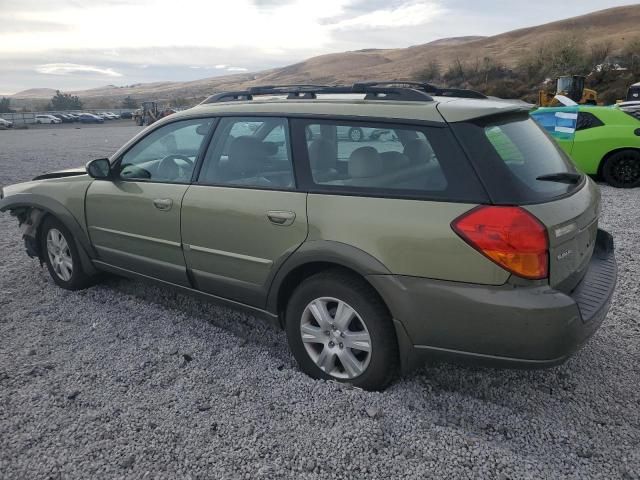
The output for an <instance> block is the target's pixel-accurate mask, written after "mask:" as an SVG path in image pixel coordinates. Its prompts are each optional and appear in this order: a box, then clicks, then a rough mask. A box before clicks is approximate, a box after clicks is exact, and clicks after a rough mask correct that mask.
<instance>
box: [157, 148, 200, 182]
mask: <svg viewBox="0 0 640 480" xmlns="http://www.w3.org/2000/svg"><path fill="white" fill-rule="evenodd" d="M176 160H182V161H183V162H185V163H186V164H187V166H182V165H179V164H178V163H177V162H176ZM192 171H193V160H191V159H190V158H189V157H187V156H186V155H180V154H176V153H173V154H171V155H167V156H166V157H164V158H163V159H162V160H160V163H159V164H158V170H157V176H158V177H159V178H164V179H167V180H178V179H180V178H182V177H183V174H184V173H185V172H192Z"/></svg>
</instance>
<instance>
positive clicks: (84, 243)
mask: <svg viewBox="0 0 640 480" xmlns="http://www.w3.org/2000/svg"><path fill="white" fill-rule="evenodd" d="M20 209H37V210H41V211H43V212H46V213H49V214H51V215H53V216H55V217H56V218H57V219H58V220H60V221H61V222H62V223H63V224H64V226H65V227H67V228H68V229H69V231H70V232H71V234H72V235H73V237H74V238H75V241H76V246H77V247H78V252H79V253H80V257H81V261H82V266H83V268H84V269H85V271H86V272H88V273H95V272H96V271H97V270H96V268H95V267H94V265H93V263H92V262H91V259H92V258H96V253H95V251H94V249H93V246H92V245H91V242H90V240H89V236H88V235H87V232H86V230H85V229H84V228H82V226H81V224H80V222H79V221H78V219H77V218H76V217H75V216H74V215H73V214H72V213H71V212H70V211H69V210H68V209H67V208H66V207H65V206H64V205H63V204H62V203H60V202H58V201H56V200H54V199H52V198H50V197H45V196H43V195H38V194H36V193H16V194H14V195H10V196H8V197H6V198H3V199H2V200H0V212H6V211H7V210H11V211H14V210H20ZM42 218H43V217H42V216H41V217H39V219H38V224H39V222H40V221H41V219H42ZM37 227H38V225H32V226H31V229H30V231H31V232H28V233H25V236H29V234H30V233H33V234H35V231H36V229H37ZM31 237H32V238H33V235H31Z"/></svg>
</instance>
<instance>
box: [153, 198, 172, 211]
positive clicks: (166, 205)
mask: <svg viewBox="0 0 640 480" xmlns="http://www.w3.org/2000/svg"><path fill="white" fill-rule="evenodd" d="M153 206H154V207H156V208H157V209H158V210H163V211H167V210H171V207H172V206H173V200H171V199H170V198H156V199H155V200H154V201H153Z"/></svg>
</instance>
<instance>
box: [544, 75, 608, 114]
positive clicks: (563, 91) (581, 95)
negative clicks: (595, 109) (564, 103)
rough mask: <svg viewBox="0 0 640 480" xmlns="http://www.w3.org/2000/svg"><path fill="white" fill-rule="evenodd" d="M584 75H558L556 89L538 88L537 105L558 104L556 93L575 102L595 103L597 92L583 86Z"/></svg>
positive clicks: (596, 101) (548, 105)
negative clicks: (550, 90)
mask: <svg viewBox="0 0 640 480" xmlns="http://www.w3.org/2000/svg"><path fill="white" fill-rule="evenodd" d="M584 81H585V77H583V76H581V75H566V76H563V77H558V79H557V81H556V91H555V92H549V91H548V90H540V92H538V105H540V106H541V107H553V106H556V105H559V103H560V102H558V100H557V99H556V95H564V96H565V97H568V98H570V99H571V100H573V101H574V102H576V103H579V104H582V105H584V104H587V105H597V104H598V92H596V91H595V90H592V89H590V88H584Z"/></svg>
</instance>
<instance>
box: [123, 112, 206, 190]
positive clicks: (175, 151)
mask: <svg viewBox="0 0 640 480" xmlns="http://www.w3.org/2000/svg"><path fill="white" fill-rule="evenodd" d="M212 123H213V119H211V118H198V119H193V120H184V121H179V122H173V123H170V124H168V125H165V126H163V127H160V128H159V129H157V130H155V131H153V132H152V133H150V134H149V135H147V136H146V137H144V138H143V139H142V140H140V141H139V142H138V143H136V144H135V145H134V146H133V147H132V148H130V149H129V150H128V151H127V152H126V153H125V154H124V155H123V156H122V158H121V161H120V167H119V176H120V178H122V179H123V180H140V181H152V182H167V183H189V182H190V181H191V175H192V174H193V169H194V166H195V162H196V158H197V156H198V152H199V151H200V147H201V145H202V142H203V141H204V139H205V137H206V135H207V133H208V132H209V130H210V128H211V124H212Z"/></svg>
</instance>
